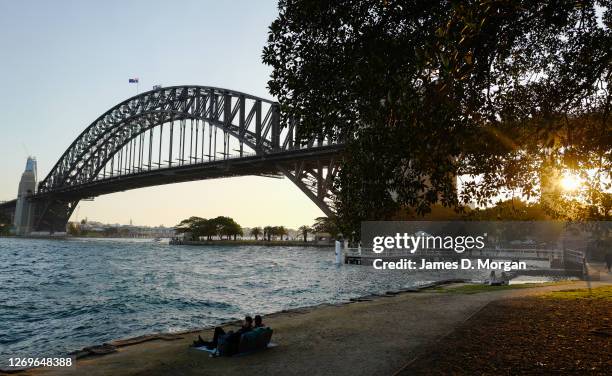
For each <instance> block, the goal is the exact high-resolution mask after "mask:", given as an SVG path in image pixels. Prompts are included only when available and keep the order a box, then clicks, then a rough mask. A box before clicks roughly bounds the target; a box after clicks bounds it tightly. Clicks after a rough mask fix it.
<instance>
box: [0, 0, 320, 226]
mask: <svg viewBox="0 0 612 376" xmlns="http://www.w3.org/2000/svg"><path fill="white" fill-rule="evenodd" d="M181 5H182V6H181V7H176V6H173V5H170V4H166V3H163V2H144V1H135V2H129V3H127V4H126V3H124V2H119V1H111V2H106V3H105V4H96V3H74V2H70V1H59V2H54V3H53V4H48V3H45V2H25V3H8V2H5V3H1V4H0V20H1V21H2V22H0V31H1V32H2V33H3V35H5V36H7V37H6V38H3V40H2V41H0V46H2V48H3V49H4V50H6V51H12V54H11V55H7V56H6V57H5V59H3V62H1V63H0V66H2V68H3V69H2V70H1V72H2V73H0V74H1V75H2V76H1V77H2V79H3V82H5V85H6V87H9V88H11V90H5V91H3V92H2V93H0V111H1V112H2V113H3V114H4V121H3V126H2V133H3V137H2V139H1V140H0V147H1V148H2V149H3V150H4V152H5V153H6V155H8V156H10V158H6V159H5V161H4V162H3V163H2V164H1V165H0V173H1V174H2V176H3V180H2V184H0V201H1V200H11V199H14V198H16V194H17V186H18V183H19V178H20V176H21V173H22V172H23V166H24V164H25V162H26V157H27V156H28V155H32V156H35V157H36V158H37V161H38V179H39V181H40V180H42V179H43V178H44V177H45V176H46V174H47V172H49V170H50V169H51V167H52V166H53V165H54V164H55V163H56V161H57V160H58V159H59V157H60V156H61V154H62V153H63V152H64V150H65V149H66V148H67V147H68V146H69V145H70V144H71V143H72V141H73V140H74V139H75V138H76V137H77V136H78V135H79V134H80V133H81V132H82V131H83V130H84V129H85V128H86V127H87V126H88V125H89V124H90V123H91V122H93V121H94V120H95V119H96V118H97V117H98V116H99V115H101V114H102V113H104V112H105V111H106V110H107V109H108V108H110V107H112V106H114V105H115V104H117V103H119V102H121V101H123V100H125V99H127V98H129V97H131V96H133V95H135V94H136V90H137V87H138V89H139V90H140V92H143V91H146V90H150V89H151V88H152V86H153V85H163V86H172V85H181V84H192V85H209V86H217V87H224V88H229V89H235V90H238V91H242V92H248V93H251V94H254V95H257V96H261V97H264V98H270V99H274V98H271V97H270V95H269V94H268V92H267V89H266V83H267V80H268V78H269V75H270V72H271V69H270V68H269V67H267V66H265V65H263V64H262V62H261V49H262V47H263V45H264V43H265V41H266V38H267V31H268V26H269V25H270V23H271V22H272V20H273V19H274V18H275V17H276V15H277V9H276V2H274V1H269V2H265V3H258V4H252V3H249V2H246V1H245V2H237V3H231V4H229V3H226V4H218V3H213V2H200V1H185V2H182V3H181ZM24 14H26V15H28V17H27V18H23V17H18V16H19V15H24ZM169 19H172V20H176V19H180V20H182V22H172V23H168V22H167V20H169ZM17 20H19V21H17ZM230 21H231V24H232V25H233V26H232V27H228V26H227V25H228V22H230ZM165 24H167V25H169V26H170V25H171V26H172V27H163V25H165ZM194 25H198V27H194ZM235 25H239V26H235ZM77 30H78V32H76V31H77ZM220 30H223V32H222V33H220ZM230 41H231V43H230ZM134 77H138V78H139V83H138V85H134V84H129V83H128V79H129V78H134ZM245 187H248V189H245ZM118 208H120V209H121V210H118ZM126 211H127V212H130V213H131V214H130V217H132V219H133V220H134V222H136V223H141V224H145V225H154V226H157V225H160V224H163V225H165V226H173V225H176V224H177V223H178V221H180V220H181V219H183V218H186V217H189V216H192V215H198V216H202V217H216V216H219V215H227V216H231V217H234V218H236V220H237V221H239V222H240V223H241V224H243V225H244V226H248V227H253V226H262V225H265V224H282V225H285V226H290V227H299V226H300V225H302V224H311V223H312V222H313V220H314V218H316V217H318V216H321V215H323V213H322V212H321V211H320V210H319V209H318V208H317V206H316V205H314V204H313V203H312V202H311V201H310V200H309V199H308V198H307V197H306V196H305V195H304V194H303V193H302V192H301V191H300V189H299V188H297V187H296V186H294V185H293V183H292V182H291V181H289V180H287V179H272V178H264V177H252V176H251V177H238V178H227V179H215V180H205V181H198V182H192V183H181V184H171V185H163V186H157V187H151V188H143V189H137V190H132V191H126V192H121V193H115V194H110V195H106V196H99V197H96V198H95V200H94V201H83V202H81V204H80V205H79V207H78V210H76V211H75V213H74V214H73V216H72V218H71V220H74V219H75V215H78V216H79V217H80V218H84V217H89V218H95V219H96V220H99V221H102V222H108V223H114V222H120V223H123V222H125V221H126V216H125V214H124V212H126Z"/></svg>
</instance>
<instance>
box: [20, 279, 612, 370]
mask: <svg viewBox="0 0 612 376" xmlns="http://www.w3.org/2000/svg"><path fill="white" fill-rule="evenodd" d="M605 283H606V282H605V281H604V282H592V283H591V285H593V286H595V285H601V284H605ZM578 287H580V288H584V287H587V285H586V283H584V282H575V283H570V284H565V285H556V286H546V287H538V288H529V289H520V290H504V291H495V292H485V293H478V294H456V293H440V292H419V293H404V294H400V295H396V296H393V297H381V298H378V299H376V300H373V301H368V302H358V303H352V304H344V305H339V306H323V307H317V308H312V309H306V310H303V311H302V312H290V313H280V314H275V315H270V316H268V317H265V318H264V320H265V322H266V323H267V324H268V325H269V326H271V327H272V328H273V329H274V336H273V342H276V343H278V344H279V347H277V348H273V349H269V350H266V351H264V352H260V353H256V354H252V355H248V356H242V357H233V358H210V357H208V354H207V353H205V352H201V351H197V350H194V349H190V348H189V347H188V345H189V344H190V343H191V341H192V340H193V338H194V336H195V335H196V334H197V333H196V334H194V335H191V334H190V335H184V336H183V337H184V338H183V339H180V340H175V341H162V340H157V341H150V342H145V343H141V344H137V345H133V346H126V347H121V348H119V350H118V351H117V352H115V353H112V354H108V355H104V356H99V357H88V358H84V359H81V360H79V361H78V362H77V372H76V373H75V372H72V371H62V370H51V369H38V370H35V371H29V372H28V373H27V374H36V375H60V374H71V375H74V374H83V375H170V374H171V375H219V374H223V375H245V374H248V375H310V376H312V375H351V376H356V375H374V374H376V375H391V374H394V373H395V372H396V371H398V370H399V369H401V368H402V367H403V366H404V365H405V364H406V363H407V362H408V361H409V360H411V359H413V358H414V357H415V356H416V355H417V354H418V353H419V351H420V350H422V349H423V348H425V347H426V346H427V345H429V344H431V343H433V342H434V341H436V340H438V339H440V338H442V337H443V336H445V335H447V334H449V333H450V332H451V331H452V330H453V329H454V328H456V327H458V326H459V325H460V324H462V323H463V322H465V321H466V320H467V319H469V318H470V317H471V316H472V315H473V314H474V313H476V312H478V311H479V310H480V309H481V308H482V307H484V306H485V305H486V304H487V303H489V302H491V301H493V300H496V299H500V298H509V297H515V296H529V295H533V294H538V293H542V292H546V291H553V290H559V289H570V288H578ZM200 334H201V335H202V336H203V337H205V338H206V337H210V336H211V331H204V332H202V333H200Z"/></svg>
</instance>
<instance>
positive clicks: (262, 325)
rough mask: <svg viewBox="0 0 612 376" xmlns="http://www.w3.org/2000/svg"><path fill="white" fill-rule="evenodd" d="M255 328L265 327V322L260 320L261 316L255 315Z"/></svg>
mask: <svg viewBox="0 0 612 376" xmlns="http://www.w3.org/2000/svg"><path fill="white" fill-rule="evenodd" d="M254 327H255V328H265V327H266V324H264V323H263V321H262V320H261V316H259V315H255V326H254Z"/></svg>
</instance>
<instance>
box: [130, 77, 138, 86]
mask: <svg viewBox="0 0 612 376" xmlns="http://www.w3.org/2000/svg"><path fill="white" fill-rule="evenodd" d="M129 83H130V84H137V83H138V77H135V78H130V79H129Z"/></svg>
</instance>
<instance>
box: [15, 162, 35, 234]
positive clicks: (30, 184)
mask: <svg viewBox="0 0 612 376" xmlns="http://www.w3.org/2000/svg"><path fill="white" fill-rule="evenodd" d="M36 182H37V175H36V158H34V157H28V161H27V162H26V168H25V171H24V172H23V174H21V180H20V181H19V190H18V191H17V207H16V208H15V221H14V225H15V233H16V234H17V235H27V234H29V233H30V231H32V219H33V216H34V205H33V204H32V203H31V202H29V201H28V199H27V197H28V196H30V195H32V194H34V193H35V192H36Z"/></svg>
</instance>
